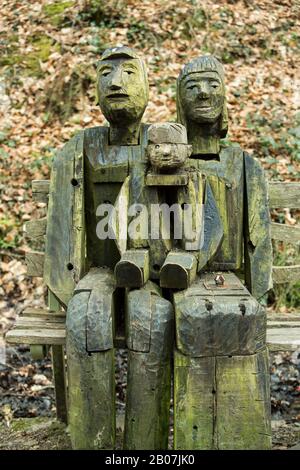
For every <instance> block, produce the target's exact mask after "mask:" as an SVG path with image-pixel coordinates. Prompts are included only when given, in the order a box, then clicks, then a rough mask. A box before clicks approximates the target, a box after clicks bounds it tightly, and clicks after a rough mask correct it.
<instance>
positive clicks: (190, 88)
mask: <svg viewBox="0 0 300 470" xmlns="http://www.w3.org/2000/svg"><path fill="white" fill-rule="evenodd" d="M195 88H197V85H189V86H188V87H187V89H188V90H194V89H195Z"/></svg>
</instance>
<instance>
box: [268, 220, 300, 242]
mask: <svg viewBox="0 0 300 470" xmlns="http://www.w3.org/2000/svg"><path fill="white" fill-rule="evenodd" d="M271 237H272V238H273V240H279V241H283V242H286V243H300V225H286V224H278V223H275V222H272V223H271Z"/></svg>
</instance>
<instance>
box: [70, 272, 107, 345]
mask: <svg viewBox="0 0 300 470" xmlns="http://www.w3.org/2000/svg"><path fill="white" fill-rule="evenodd" d="M114 292H115V286H114V279H113V274H112V273H111V272H110V271H108V270H105V269H100V268H94V269H91V271H90V272H89V273H88V274H87V275H86V276H85V277H84V278H83V279H82V280H81V281H79V283H78V284H77V286H76V288H75V293H74V296H73V297H72V299H71V300H70V302H69V305H68V311H67V322H66V327H67V341H72V343H73V345H74V346H75V348H76V349H77V351H78V352H82V353H86V352H98V351H106V350H108V349H112V348H113V316H114Z"/></svg>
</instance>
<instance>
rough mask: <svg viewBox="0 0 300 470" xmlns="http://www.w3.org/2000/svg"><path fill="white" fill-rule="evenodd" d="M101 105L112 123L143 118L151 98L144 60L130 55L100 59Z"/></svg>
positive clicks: (99, 90)
mask: <svg viewBox="0 0 300 470" xmlns="http://www.w3.org/2000/svg"><path fill="white" fill-rule="evenodd" d="M97 73H98V81H97V87H98V97H99V104H100V108H101V110H102V112H103V114H104V116H105V117H106V119H107V120H108V121H109V122H110V123H114V124H121V125H122V124H123V125H124V124H125V125H126V123H132V122H135V121H138V120H140V119H141V117H142V115H143V113H144V111H145V108H146V106H147V101H148V83H147V78H146V77H145V72H144V70H143V67H142V64H141V62H140V61H139V60H138V59H132V58H128V57H120V58H112V59H108V60H104V61H102V62H101V63H100V65H99V67H98V70H97Z"/></svg>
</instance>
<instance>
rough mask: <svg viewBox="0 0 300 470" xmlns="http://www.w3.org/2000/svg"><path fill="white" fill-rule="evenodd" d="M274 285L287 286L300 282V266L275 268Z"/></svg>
mask: <svg viewBox="0 0 300 470" xmlns="http://www.w3.org/2000/svg"><path fill="white" fill-rule="evenodd" d="M272 272H273V282H274V284H285V283H286V282H297V281H299V280H300V264H295V265H294V266H273V270H272Z"/></svg>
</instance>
